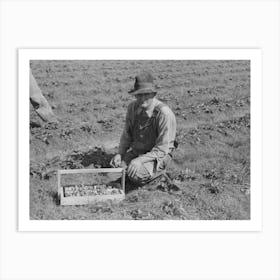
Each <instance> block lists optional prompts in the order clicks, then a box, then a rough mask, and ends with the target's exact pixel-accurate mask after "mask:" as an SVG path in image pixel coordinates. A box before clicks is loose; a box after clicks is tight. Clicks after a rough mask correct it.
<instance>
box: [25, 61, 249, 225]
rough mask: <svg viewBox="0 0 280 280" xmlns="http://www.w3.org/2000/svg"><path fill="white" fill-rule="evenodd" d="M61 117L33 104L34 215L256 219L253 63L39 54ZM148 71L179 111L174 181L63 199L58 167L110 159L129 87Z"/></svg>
mask: <svg viewBox="0 0 280 280" xmlns="http://www.w3.org/2000/svg"><path fill="white" fill-rule="evenodd" d="M31 68H32V72H33V75H34V77H35V78H36V80H37V82H38V85H39V87H40V88H41V90H42V92H43V94H44V96H45V97H46V98H47V100H48V101H49V103H50V105H51V106H52V108H53V111H54V113H55V114H56V116H57V117H58V119H59V123H58V124H46V123H44V122H43V121H41V120H40V118H39V117H38V116H37V114H36V112H35V111H34V109H33V107H32V106H31V105H30V120H31V121H30V218H31V219H50V220H57V219H88V220H91V219H92V220H94V219H151V220H153V219H157V220H158V219H191V220H216V219H218V220H228V219H230V220H246V219H250V62H249V61H236V60H235V61H233V60H230V61H225V60H223V61H221V60H219V61H215V60H211V61H205V60H204V61H198V60H196V61H190V60H189V61H171V60H166V61H154V60H152V61H145V60H141V61H73V60H72V61H61V60H59V61H32V62H31ZM142 69H148V70H150V71H151V72H153V75H154V76H155V78H156V84H157V88H158V95H157V97H158V99H160V100H162V101H163V102H165V103H166V104H168V105H169V106H170V108H171V109H172V110H173V112H174V113H175V115H176V118H177V124H178V130H177V133H178V140H179V147H178V148H177V150H176V151H175V155H174V161H173V163H172V165H171V166H170V168H169V169H168V174H169V176H170V177H171V179H172V184H171V185H170V184H166V182H161V181H156V182H154V183H152V184H149V185H147V186H144V187H142V188H138V189H137V188H136V189H132V188H131V189H129V186H128V189H127V192H126V198H125V200H123V201H122V202H120V203H114V202H112V201H108V202H99V203H96V204H92V205H84V206H61V205H59V203H58V199H57V177H56V173H57V170H58V169H76V168H100V167H109V161H110V159H111V158H112V156H113V155H114V154H115V153H116V151H117V146H118V142H119V138H120V135H121V132H122V128H123V126H124V119H125V113H126V108H127V105H128V104H129V102H131V101H132V100H133V97H131V96H130V95H129V94H128V93H127V91H128V90H129V89H130V88H132V86H133V83H134V77H135V75H136V74H137V73H139V71H140V70H142Z"/></svg>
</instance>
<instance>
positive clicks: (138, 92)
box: [128, 88, 157, 95]
mask: <svg viewBox="0 0 280 280" xmlns="http://www.w3.org/2000/svg"><path fill="white" fill-rule="evenodd" d="M128 93H129V94H131V95H137V94H145V93H146V94H148V93H157V91H156V90H155V89H153V88H141V89H138V90H134V89H131V90H130V91H129V92H128Z"/></svg>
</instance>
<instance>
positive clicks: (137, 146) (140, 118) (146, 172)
mask: <svg viewBox="0 0 280 280" xmlns="http://www.w3.org/2000/svg"><path fill="white" fill-rule="evenodd" d="M163 106H166V105H164V104H159V105H157V106H156V107H155V108H154V111H153V114H152V116H151V117H149V116H148V115H147V114H146V112H142V113H140V114H136V116H135V119H134V121H133V123H134V125H133V128H132V131H131V132H130V133H131V135H132V139H133V142H132V145H131V149H130V150H128V152H127V153H126V154H125V156H124V161H125V163H126V164H127V165H129V163H130V162H131V160H133V159H134V158H136V157H138V156H141V155H143V154H145V153H147V152H150V151H151V150H152V148H153V147H154V146H155V143H156V139H157V136H158V131H157V125H156V118H157V116H158V114H161V111H160V110H161V108H162V107H163ZM170 160H171V156H170V154H168V155H166V156H165V158H164V159H163V160H162V161H161V162H160V163H158V161H157V160H156V159H154V160H153V159H151V161H148V162H144V163H142V164H141V166H140V167H139V168H138V170H137V172H136V175H135V176H134V178H130V179H131V180H132V181H135V182H137V183H140V184H145V183H146V182H148V181H150V180H151V179H152V178H153V177H155V176H157V174H158V172H162V171H163V170H164V169H165V168H166V165H167V164H168V163H169V162H170Z"/></svg>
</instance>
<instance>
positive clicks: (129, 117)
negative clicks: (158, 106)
mask: <svg viewBox="0 0 280 280" xmlns="http://www.w3.org/2000/svg"><path fill="white" fill-rule="evenodd" d="M133 107H134V106H133V103H131V104H129V106H128V109H127V113H126V118H125V126H124V130H123V132H122V135H121V139H120V145H119V154H121V155H122V156H123V155H124V154H125V153H126V151H127V150H128V149H129V147H130V145H131V143H132V134H131V131H132V121H133V114H134V111H133Z"/></svg>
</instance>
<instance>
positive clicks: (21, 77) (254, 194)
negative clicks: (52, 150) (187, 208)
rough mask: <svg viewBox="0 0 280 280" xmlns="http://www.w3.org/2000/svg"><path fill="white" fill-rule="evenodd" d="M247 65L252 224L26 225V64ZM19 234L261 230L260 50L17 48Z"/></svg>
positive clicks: (28, 222)
mask: <svg viewBox="0 0 280 280" xmlns="http://www.w3.org/2000/svg"><path fill="white" fill-rule="evenodd" d="M114 59H117V60H137V59H145V60H167V59H172V60H250V61H251V68H250V69H251V90H250V95H251V146H250V147H251V215H250V216H251V218H250V220H242V221H241V220H225V221H224V220H223V221H220V220H219V221H217V220H215V221H214V220H209V221H205V220H195V221H194V220H182V221H175V220H172V221H170V220H169V221H165V220H164V221H134V220H132V221H130V220H129V221H128V220H122V221H119V220H106V221H103V220H102V221H100V220H47V221H46V220H30V218H29V217H30V216H29V207H30V204H29V131H28V129H29V65H30V60H114ZM18 98H19V100H18V102H19V104H21V106H19V111H18V135H19V139H18V152H19V157H18V159H19V160H18V182H19V185H18V202H19V204H18V230H19V231H77V228H78V229H79V231H102V232H103V231H261V230H262V126H261V125H260V124H261V123H262V114H261V113H260V112H262V51H261V49H182V48H173V49H131V48H130V49H18Z"/></svg>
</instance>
